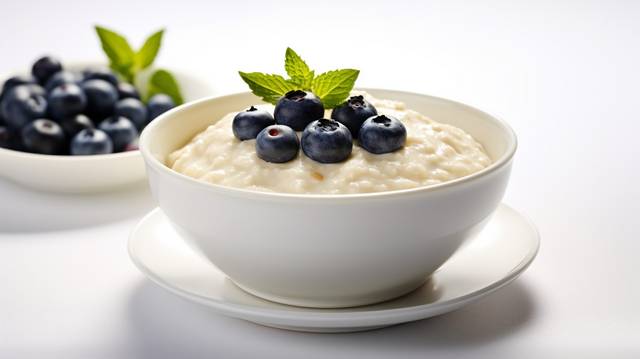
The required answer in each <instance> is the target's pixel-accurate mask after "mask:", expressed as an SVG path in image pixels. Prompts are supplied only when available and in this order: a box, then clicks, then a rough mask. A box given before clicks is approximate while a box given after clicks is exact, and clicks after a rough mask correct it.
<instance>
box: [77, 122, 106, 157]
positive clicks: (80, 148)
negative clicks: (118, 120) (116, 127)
mask: <svg viewBox="0 0 640 359" xmlns="http://www.w3.org/2000/svg"><path fill="white" fill-rule="evenodd" d="M112 152H113V142H112V141H111V138H110V137H109V136H108V135H107V134H106V133H105V132H104V131H101V130H96V129H93V128H88V129H84V130H82V131H80V132H78V133H77V134H76V135H75V136H74V137H73V139H72V140H71V154H72V155H74V156H87V155H103V154H107V153H112Z"/></svg>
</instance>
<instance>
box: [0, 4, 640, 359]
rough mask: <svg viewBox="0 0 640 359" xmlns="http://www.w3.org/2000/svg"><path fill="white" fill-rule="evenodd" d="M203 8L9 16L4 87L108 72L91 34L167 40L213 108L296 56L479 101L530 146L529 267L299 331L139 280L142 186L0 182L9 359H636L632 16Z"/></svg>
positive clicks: (511, 10) (533, 7)
mask: <svg viewBox="0 0 640 359" xmlns="http://www.w3.org/2000/svg"><path fill="white" fill-rule="evenodd" d="M199 3H204V2H203V1H185V0H183V1H176V2H172V3H171V5H167V4H164V3H160V2H151V1H147V2H135V3H134V2H133V1H123V0H118V1H103V2H93V1H91V2H89V1H83V2H80V1H77V2H75V3H73V2H71V1H49V2H40V1H38V2H36V1H20V2H18V1H12V2H6V3H3V5H2V9H0V29H2V31H0V49H1V51H0V69H4V70H9V69H16V68H24V67H25V65H26V64H29V63H30V62H31V61H32V60H33V59H34V58H36V57H37V56H39V55H40V54H42V53H53V54H57V55H59V56H61V57H63V58H64V59H65V60H68V61H71V60H81V59H87V58H100V56H101V54H100V50H99V47H98V45H97V42H96V39H95V36H94V34H93V33H92V31H91V28H90V26H91V24H93V23H100V24H105V25H108V26H111V27H113V28H115V29H118V30H121V31H122V32H124V33H126V34H129V36H130V37H131V39H132V40H133V41H141V40H142V38H143V36H144V35H146V34H148V33H150V32H151V31H152V30H155V29H156V28H157V27H159V26H162V25H166V26H167V27H168V32H167V36H166V39H165V47H164V49H163V50H162V53H161V55H160V64H165V65H167V66H172V67H181V68H185V69H190V70H192V71H197V72H198V74H200V75H202V76H203V77H204V76H206V78H208V79H210V81H211V82H212V83H214V87H215V88H216V90H217V93H225V92H235V91H241V90H244V88H245V87H244V85H243V84H242V82H241V81H240V79H239V78H238V76H237V74H236V71H237V70H239V69H242V70H252V71H282V69H281V67H282V65H281V61H282V60H281V58H282V56H283V52H284V49H285V47H286V46H292V47H293V48H295V49H297V50H298V52H300V53H301V54H302V55H303V56H304V57H305V58H306V59H307V61H308V62H309V63H310V64H311V65H312V66H314V67H316V68H318V69H331V68H334V67H347V66H350V67H357V68H360V69H361V70H362V74H361V78H360V81H359V82H358V84H359V85H361V86H371V87H386V88H397V89H406V90H412V91H418V92H423V93H428V94H435V95H439V96H443V97H449V98H453V99H457V100H461V101H464V102H468V103H470V104H473V105H476V106H478V107H480V108H482V109H484V110H487V111H489V112H491V113H494V114H497V115H498V116H500V117H502V118H504V119H506V120H508V121H509V122H510V123H511V125H512V126H513V127H514V128H515V130H516V132H517V133H518V134H519V139H520V148H519V151H518V154H517V158H516V162H515V168H514V172H513V176H512V180H511V184H510V187H509V190H508V193H507V194H506V197H505V202H506V203H508V204H510V205H511V206H513V207H515V208H516V209H519V210H521V211H522V212H524V213H526V214H528V215H529V216H530V217H531V218H532V219H533V220H534V221H535V222H536V223H537V225H538V226H539V228H540V232H541V234H542V237H543V242H542V248H541V251H540V254H539V256H538V258H537V260H536V261H535V262H534V263H533V265H532V266H531V267H530V268H529V270H528V271H527V272H526V273H525V274H524V275H523V276H522V277H521V278H519V279H518V280H517V281H516V282H514V283H513V284H512V285H510V286H508V287H507V288H504V289H503V290H500V291H499V292H497V293H495V294H493V295H491V296H489V297H487V298H486V299H483V300H482V301H480V302H478V303H475V304H472V305H469V306H468V307H466V308H464V309H461V310H459V311H457V312H454V313H451V314H447V315H444V316H441V317H438V318H434V319H430V320H425V321H420V322H415V323H411V324H406V325H401V326H397V327H393V328H388V329H384V330H378V331H372V332H364V333H356V334H341V335H318V334H303V333H294V332H288V331H282V330H275V329H269V328H264V327H260V326H257V325H254V324H251V323H246V322H243V321H239V320H235V319H229V318H225V317H222V316H219V315H217V314H215V313H212V312H211V311H210V310H208V309H207V308H205V307H202V306H200V305H197V304H192V303H190V302H187V301H185V300H183V299H180V298H177V297H176V296H174V295H172V294H170V293H168V292H165V291H164V290H162V289H160V288H158V287H156V286H155V285H153V284H152V283H150V282H149V281H148V280H146V279H145V278H144V277H143V275H142V274H141V273H139V272H138V271H137V270H136V269H135V268H134V266H133V265H132V264H131V262H130V261H129V259H128V257H127V252H126V247H125V245H126V241H127V235H128V233H129V230H130V229H131V227H132V225H134V224H135V223H136V221H137V220H138V219H139V218H140V217H141V216H142V215H143V214H144V213H146V212H147V211H149V210H150V209H151V208H153V206H154V204H153V201H152V200H151V198H150V196H149V193H148V192H147V190H146V189H145V187H144V186H142V187H139V188H132V189H131V190H128V191H124V192H119V193H109V194H102V195H91V196H60V195H54V194H46V193H36V192H32V191H29V190H26V189H23V188H21V187H19V186H16V185H14V184H11V183H8V182H4V181H0V285H1V288H2V289H1V292H0V358H83V359H85V358H205V357H206V358H241V357H249V358H263V357H264V358H301V357H304V358H309V359H310V358H356V357H364V358H383V357H402V358H427V357H429V358H436V357H452V358H464V357H474V358H503V357H504V358H516V357H517V358H541V357H546V358H549V357H563V358H565V357H583V358H586V357H616V358H624V357H629V358H631V357H635V358H638V357H640V309H639V304H638V303H640V288H639V283H640V280H639V278H638V273H639V271H640V265H639V264H638V263H639V261H638V255H639V253H640V244H639V243H640V236H638V233H639V231H638V229H637V228H638V217H639V215H640V190H639V189H638V188H639V186H640V168H639V167H640V166H639V164H640V160H639V157H640V149H639V148H640V144H639V143H638V142H637V138H638V132H640V125H639V123H640V116H639V113H640V71H639V68H640V47H639V42H638V34H640V21H638V19H639V18H640V3H638V2H632V1H611V2H608V1H602V2H586V1H581V2H577V1H575V2H574V1H565V2H563V3H562V4H560V3H559V2H555V1H532V2H530V3H525V2H521V1H515V2H512V1H504V2H483V3H482V4H481V3H480V2H472V1H455V2H446V3H445V2H443V3H432V2H428V3H427V2H423V3H422V4H417V1H406V2H403V1H393V2H387V3H382V2H380V3H378V2H377V1H368V2H357V1H349V2H346V1H336V2H325V1H323V2H320V1H318V2H316V3H315V5H313V4H312V3H311V2H302V1H298V2H293V1H288V2H287V1H283V2H279V3H271V4H267V3H266V2H264V3H263V2H259V1H253V2H251V1H235V2H233V4H215V3H214V2H208V3H209V4H208V5H202V4H199ZM4 70H3V71H4ZM2 170H3V169H0V171H2Z"/></svg>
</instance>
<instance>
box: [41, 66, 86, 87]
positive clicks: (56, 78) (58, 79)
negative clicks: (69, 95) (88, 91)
mask: <svg viewBox="0 0 640 359" xmlns="http://www.w3.org/2000/svg"><path fill="white" fill-rule="evenodd" d="M79 82H80V77H79V76H78V75H77V74H75V73H73V72H71V71H66V70H63V71H60V72H56V73H55V74H54V75H53V76H51V78H50V79H49V80H48V81H47V83H46V84H45V86H44V89H45V90H46V91H47V92H51V91H52V90H53V89H55V88H56V87H58V86H60V85H62V84H78V83H79Z"/></svg>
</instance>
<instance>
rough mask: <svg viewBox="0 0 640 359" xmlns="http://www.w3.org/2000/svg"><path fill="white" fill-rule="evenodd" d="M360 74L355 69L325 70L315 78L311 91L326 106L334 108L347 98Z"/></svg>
mask: <svg viewBox="0 0 640 359" xmlns="http://www.w3.org/2000/svg"><path fill="white" fill-rule="evenodd" d="M359 74H360V71H359V70H354V69H343V70H334V71H328V72H325V73H323V74H320V75H318V76H317V77H316V78H314V79H313V82H312V83H311V91H313V93H315V94H316V96H318V97H319V98H320V100H322V104H323V105H324V108H334V107H336V106H338V105H339V104H341V103H342V102H344V100H346V99H347V97H348V96H349V93H350V92H351V90H352V89H353V86H354V85H355V82H356V80H357V79H358V75H359Z"/></svg>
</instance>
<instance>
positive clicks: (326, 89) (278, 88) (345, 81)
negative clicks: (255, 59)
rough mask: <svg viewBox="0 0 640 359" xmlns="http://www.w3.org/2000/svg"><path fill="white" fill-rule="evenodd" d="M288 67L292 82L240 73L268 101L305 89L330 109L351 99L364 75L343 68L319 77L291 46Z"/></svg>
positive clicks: (285, 57) (272, 75)
mask: <svg viewBox="0 0 640 359" xmlns="http://www.w3.org/2000/svg"><path fill="white" fill-rule="evenodd" d="M284 68H285V71H286V72H287V75H289V78H288V79H285V78H284V77H282V76H280V75H274V74H264V73H261V72H242V71H239V74H240V77H241V78H242V80H243V81H244V82H246V83H247V85H249V88H250V89H251V91H252V92H253V93H254V94H255V95H256V96H258V97H261V98H262V99H263V100H264V101H265V102H269V103H272V104H276V103H277V102H278V100H279V99H280V97H282V96H284V94H286V93H287V92H289V91H292V90H303V91H310V92H313V93H314V94H315V95H316V96H318V97H319V98H320V100H321V101H322V104H323V105H324V107H325V108H327V109H330V108H334V107H336V106H338V105H339V104H341V103H343V102H344V101H345V100H346V99H347V97H349V93H350V92H351V90H352V89H353V86H354V85H355V82H356V80H357V79H358V75H359V74H360V71H359V70H354V69H342V70H333V71H328V72H325V73H322V74H320V75H318V76H316V75H315V71H313V70H311V69H310V68H309V66H308V65H307V63H306V62H305V61H304V60H303V59H302V58H301V57H300V56H299V55H298V54H297V53H296V52H295V51H293V49H291V48H290V47H288V48H287V51H286V52H285V56H284Z"/></svg>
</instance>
